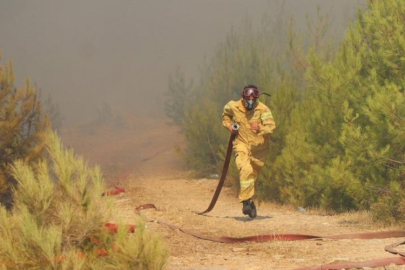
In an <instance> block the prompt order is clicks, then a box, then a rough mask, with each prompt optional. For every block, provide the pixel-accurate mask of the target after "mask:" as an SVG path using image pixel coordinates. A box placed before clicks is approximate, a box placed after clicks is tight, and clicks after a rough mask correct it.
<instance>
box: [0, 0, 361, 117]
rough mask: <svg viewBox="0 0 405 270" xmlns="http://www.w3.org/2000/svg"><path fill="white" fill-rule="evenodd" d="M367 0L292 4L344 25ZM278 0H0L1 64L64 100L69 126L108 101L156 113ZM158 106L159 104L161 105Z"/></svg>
mask: <svg viewBox="0 0 405 270" xmlns="http://www.w3.org/2000/svg"><path fill="white" fill-rule="evenodd" d="M353 2H356V3H362V4H364V3H365V2H366V0H357V1H356V0H286V1H285V9H286V11H288V12H290V13H291V14H294V16H295V17H296V18H297V19H298V20H300V19H303V18H304V17H305V16H306V14H314V13H315V12H316V9H317V5H318V4H320V5H321V7H322V8H323V10H325V11H326V12H329V13H331V15H332V19H333V20H335V21H341V20H342V18H347V16H348V14H353V13H355V11H354V10H353V9H349V10H348V8H349V7H353V4H350V3H353ZM279 3H280V1H279V0H251V1H247V0H114V1H113V0H69V1H62V0H59V1H58V0H35V1H32V0H12V1H9V0H0V49H1V50H2V52H3V59H2V64H3V65H4V64H5V62H6V61H7V60H12V61H13V63H14V70H15V72H16V75H17V86H21V85H22V81H23V80H24V79H25V78H26V77H29V78H30V79H31V80H32V82H33V83H35V84H36V85H37V86H38V87H39V88H41V89H42V91H43V92H44V93H45V94H48V93H50V94H51V95H52V98H53V100H54V101H55V102H56V103H58V104H59V106H60V109H61V112H62V114H63V115H64V117H65V118H66V123H71V122H84V121H86V120H88V119H91V118H93V117H94V115H95V114H96V110H97V108H100V107H101V105H102V104H103V102H105V103H107V104H109V105H110V106H111V107H112V108H113V110H114V111H116V112H118V111H133V112H143V113H145V114H149V113H150V114H152V113H153V112H154V111H156V110H157V109H156V107H157V106H160V107H161V101H162V100H163V97H162V96H161V95H162V93H163V92H165V91H166V89H167V82H168V76H169V74H170V73H172V72H174V71H175V69H176V67H177V66H180V68H181V70H182V71H184V73H185V74H186V76H187V78H188V79H191V78H194V79H198V78H197V76H198V66H199V65H201V64H202V62H203V59H204V57H207V59H210V58H211V57H212V55H213V53H214V51H215V49H216V48H217V46H218V45H219V43H220V42H221V41H223V39H224V37H225V35H226V34H227V33H228V32H229V30H230V29H231V27H232V26H237V25H238V24H240V22H241V19H243V18H244V17H246V16H248V17H251V18H254V20H256V22H259V21H260V19H261V17H262V16H263V14H264V12H266V13H271V11H272V9H274V7H275V5H276V4H279ZM159 100H160V102H159Z"/></svg>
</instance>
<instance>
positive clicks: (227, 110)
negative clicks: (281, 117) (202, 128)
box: [222, 98, 276, 151]
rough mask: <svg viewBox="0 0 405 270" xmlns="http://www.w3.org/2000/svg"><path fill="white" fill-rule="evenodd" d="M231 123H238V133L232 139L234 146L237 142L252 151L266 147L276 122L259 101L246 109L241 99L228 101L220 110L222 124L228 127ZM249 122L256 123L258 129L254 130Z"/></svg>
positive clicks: (268, 110)
mask: <svg viewBox="0 0 405 270" xmlns="http://www.w3.org/2000/svg"><path fill="white" fill-rule="evenodd" d="M233 123H237V124H238V125H239V131H238V135H237V136H236V138H235V140H234V147H235V148H236V149H237V148H238V147H237V145H238V144H244V145H245V146H248V148H249V149H251V150H252V151H255V150H262V149H265V148H267V147H268V144H269V137H270V136H269V135H270V134H271V133H273V130H274V129H275V128H276V123H275V121H274V119H273V115H272V113H271V111H270V109H269V108H268V107H267V106H266V105H265V104H264V103H261V102H260V101H258V100H257V101H256V105H255V108H254V109H252V110H247V109H246V108H245V106H244V105H243V99H242V98H241V99H240V100H238V101H233V100H232V101H230V102H228V103H227V104H226V105H225V106H224V110H223V112H222V125H223V126H224V127H228V126H229V125H232V124H233ZM250 123H258V124H259V127H260V130H259V131H258V132H257V131H254V130H252V129H251V128H250Z"/></svg>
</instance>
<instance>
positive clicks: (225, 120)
mask: <svg viewBox="0 0 405 270" xmlns="http://www.w3.org/2000/svg"><path fill="white" fill-rule="evenodd" d="M232 118H233V113H232V108H231V106H230V105H229V103H227V104H226V105H225V106H224V109H223V111H222V125H223V126H224V127H225V128H226V129H228V130H229V132H231V133H233V132H234V130H233V129H232V124H233V121H232Z"/></svg>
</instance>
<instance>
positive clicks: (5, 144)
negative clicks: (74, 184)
mask: <svg viewBox="0 0 405 270" xmlns="http://www.w3.org/2000/svg"><path fill="white" fill-rule="evenodd" d="M0 60H1V58H0ZM14 80H15V75H14V72H13V66H12V63H11V62H8V63H7V64H6V66H5V67H2V66H0V201H1V203H3V204H6V205H7V206H8V207H10V205H11V198H10V188H11V187H12V185H13V184H14V183H15V181H14V179H13V177H12V176H11V174H10V165H11V164H12V162H13V160H15V159H24V160H25V161H27V162H32V161H34V160H36V159H38V158H40V157H41V155H42V153H43V152H42V151H43V149H44V136H45V134H46V133H47V132H48V130H49V128H50V123H49V121H48V119H47V117H46V116H45V114H44V113H43V112H42V107H41V103H40V102H39V99H38V96H37V93H36V90H35V88H34V87H33V86H32V85H31V83H30V81H29V80H28V79H27V80H26V82H25V86H24V87H22V88H19V89H16V88H15V87H14Z"/></svg>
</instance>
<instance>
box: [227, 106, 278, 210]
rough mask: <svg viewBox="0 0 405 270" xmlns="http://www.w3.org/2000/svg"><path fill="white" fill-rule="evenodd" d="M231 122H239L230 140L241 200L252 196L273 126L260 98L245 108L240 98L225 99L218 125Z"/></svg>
mask: <svg viewBox="0 0 405 270" xmlns="http://www.w3.org/2000/svg"><path fill="white" fill-rule="evenodd" d="M233 123H237V124H238V125H239V131H238V135H237V136H236V138H235V140H234V141H233V150H234V153H235V163H236V167H237V168H238V170H239V181H240V193H239V200H240V201H241V202H242V201H245V200H249V199H251V198H252V197H253V195H254V193H255V182H256V180H257V177H258V175H259V172H260V170H261V169H262V168H263V166H264V161H265V158H266V155H267V152H268V149H269V137H270V134H271V133H273V130H274V129H275V128H276V124H275V122H274V119H273V115H272V113H271V111H270V109H269V108H268V107H267V106H266V105H265V104H263V103H261V102H260V101H258V100H257V101H256V104H255V107H254V108H253V109H252V110H247V109H246V108H245V106H244V101H243V99H240V100H238V101H230V102H228V103H227V104H226V105H225V107H224V110H223V113H222V125H223V126H224V127H228V126H229V125H232V124H233ZM250 123H258V125H259V127H260V130H259V131H254V130H252V129H251V127H250Z"/></svg>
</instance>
